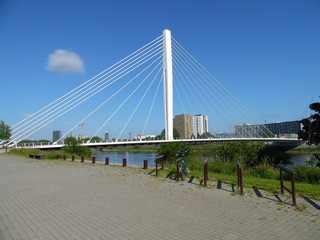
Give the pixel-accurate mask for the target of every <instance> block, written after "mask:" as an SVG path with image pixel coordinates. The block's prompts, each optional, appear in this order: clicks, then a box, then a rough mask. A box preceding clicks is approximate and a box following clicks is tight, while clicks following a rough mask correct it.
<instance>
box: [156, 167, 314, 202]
mask: <svg viewBox="0 0 320 240" xmlns="http://www.w3.org/2000/svg"><path fill="white" fill-rule="evenodd" d="M218 164H219V165H220V167H222V166H223V164H225V167H222V169H219V172H214V171H215V169H216V168H217V167H216V166H212V164H211V167H210V165H209V180H210V181H211V182H216V181H218V180H220V181H222V182H226V183H228V184H235V185H236V184H237V175H236V168H235V166H233V165H234V164H230V163H218ZM191 165H192V164H191ZM195 165H198V167H195V166H194V165H193V166H190V165H189V169H190V173H189V174H188V177H195V178H198V179H203V165H202V166H201V164H198V163H195ZM228 168H229V169H228ZM268 168H270V167H268ZM269 170H270V172H271V173H270V175H271V176H268V177H270V178H271V179H268V178H264V177H258V176H257V175H259V174H256V173H253V171H250V170H246V171H245V172H244V176H243V179H244V187H245V188H250V189H253V188H259V189H261V190H266V191H268V192H270V193H280V181H279V174H278V171H275V170H273V168H270V169H269ZM175 171H176V167H175V166H174V165H167V166H166V169H165V170H164V171H160V172H159V177H165V176H167V175H168V174H169V173H171V172H173V174H175ZM262 172H263V174H262V175H264V174H265V173H264V172H265V171H262ZM267 175H269V174H267ZM284 184H285V186H286V187H287V188H288V189H291V182H290V181H284ZM295 186H296V193H297V195H299V196H302V197H303V196H309V197H312V198H314V199H316V200H320V185H319V184H310V183H304V182H297V181H296V182H295Z"/></svg>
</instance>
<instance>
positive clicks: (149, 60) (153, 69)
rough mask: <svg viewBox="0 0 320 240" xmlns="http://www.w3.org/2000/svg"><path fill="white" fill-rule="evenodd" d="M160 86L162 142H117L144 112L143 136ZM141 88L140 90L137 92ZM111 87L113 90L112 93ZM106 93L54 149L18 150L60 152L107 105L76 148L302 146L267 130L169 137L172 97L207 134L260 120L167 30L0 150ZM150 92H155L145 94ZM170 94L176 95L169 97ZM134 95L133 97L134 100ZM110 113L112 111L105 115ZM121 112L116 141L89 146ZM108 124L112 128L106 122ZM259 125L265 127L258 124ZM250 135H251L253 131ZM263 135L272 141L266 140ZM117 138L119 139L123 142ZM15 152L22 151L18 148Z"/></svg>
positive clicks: (41, 113) (19, 127) (23, 126)
mask: <svg viewBox="0 0 320 240" xmlns="http://www.w3.org/2000/svg"><path fill="white" fill-rule="evenodd" d="M139 68H142V69H140V70H139V72H138V73H134V71H136V70H137V69H139ZM133 73H134V74H133ZM161 73H162V75H161ZM150 78H151V79H152V81H149V85H147V83H148V81H146V80H147V79H150ZM158 78H159V79H160V81H159V82H158V84H156V81H155V80H156V79H158ZM137 79H140V80H139V82H138V83H136V85H135V86H133V87H131V88H130V87H129V86H130V85H131V84H133V83H134V82H135V81H136V80H137ZM117 84H119V85H117ZM161 84H162V86H163V88H162V89H163V98H162V103H159V104H158V106H160V104H161V108H162V107H163V109H164V112H163V119H164V124H163V125H162V127H160V129H158V130H159V131H158V132H160V131H161V130H162V129H163V128H164V129H165V140H150V141H121V140H120V139H121V136H123V133H124V131H125V130H126V129H128V125H129V123H131V119H133V118H134V116H135V115H138V114H136V112H137V111H138V110H140V111H141V112H143V113H148V114H146V115H147V116H145V118H144V119H143V120H145V123H144V126H143V128H142V129H141V132H139V134H142V135H143V134H144V133H145V132H146V131H147V130H146V129H147V126H148V124H150V121H149V119H150V118H151V116H152V115H153V114H152V113H153V112H156V113H158V112H159V109H158V108H159V107H158V106H156V107H154V106H155V105H157V104H156V99H157V98H156V97H157V96H158V92H159V89H161V88H160V86H161ZM144 85H145V87H144V88H142V86H144ZM115 86H117V88H116V87H115ZM106 88H108V92H105V93H104V94H103V97H104V98H106V99H103V101H102V102H101V103H100V104H98V106H97V107H95V108H94V109H93V110H92V109H90V112H89V113H88V114H86V115H85V116H84V117H83V118H81V119H80V120H79V119H76V121H75V124H74V125H73V127H72V128H70V129H69V130H68V131H66V133H65V134H64V135H63V136H61V138H60V139H58V140H56V141H55V142H54V143H53V144H49V145H45V144H40V145H31V146H28V145H22V147H30V148H42V149H51V148H61V147H63V146H64V145H61V144H59V143H60V142H63V139H64V138H65V137H66V136H69V135H70V133H71V132H72V131H73V130H74V129H76V128H77V129H78V128H79V126H81V127H83V126H84V125H85V124H86V121H88V120H87V119H89V117H92V115H93V114H95V113H96V112H98V111H101V109H102V107H103V106H104V105H105V104H106V103H108V106H107V107H106V108H105V109H103V111H105V115H106V120H105V121H104V122H103V123H102V124H101V125H100V126H99V127H98V129H97V130H96V131H95V133H94V134H92V136H91V137H89V140H87V142H86V143H82V144H81V145H83V146H89V147H107V146H116V145H142V144H160V143H163V142H190V143H203V142H226V141H264V142H274V143H279V144H280V143H281V144H288V143H290V144H293V145H294V144H301V143H302V142H301V141H299V140H297V139H282V138H273V136H274V134H273V133H271V132H270V131H269V130H268V129H267V128H265V131H263V133H262V134H261V135H259V134H260V133H261V129H260V130H259V131H260V133H253V131H248V133H246V135H247V136H250V137H249V138H248V137H247V136H242V137H238V136H236V137H237V138H234V137H233V136H232V134H229V136H230V137H228V138H208V139H182V140H180V139H179V140H175V139H174V137H173V116H174V109H173V107H174V104H173V103H174V97H175V104H177V103H180V105H179V107H175V109H178V110H175V112H176V113H177V114H178V113H180V114H181V113H183V114H186V113H189V112H193V114H194V115H195V114H198V113H199V112H200V113H203V114H205V115H207V116H208V115H210V118H209V119H210V120H209V123H210V124H211V129H210V132H214V131H216V132H223V131H222V130H221V129H223V128H225V129H226V130H225V131H224V132H228V131H229V130H228V127H229V128H230V127H231V126H233V127H234V126H236V125H241V124H244V123H253V122H254V123H256V124H259V121H258V120H257V119H256V118H255V117H254V116H253V115H252V114H251V113H250V112H249V111H248V110H247V108H245V107H244V106H243V105H242V104H241V103H240V102H239V101H238V99H237V98H235V97H234V96H233V95H232V94H231V93H230V92H229V91H228V90H227V89H225V88H224V87H223V86H222V84H221V83H220V82H218V81H217V80H216V79H215V78H214V77H213V76H212V75H211V74H210V73H209V71H207V70H206V69H205V68H204V67H203V66H202V65H201V64H200V63H199V62H198V61H197V60H196V59H195V58H194V57H192V55H190V54H189V52H187V51H186V50H185V49H184V48H183V47H182V46H181V45H180V44H179V43H178V42H177V41H176V40H175V39H174V38H172V37H171V32H170V31H169V30H164V31H163V35H161V36H159V37H158V38H156V39H154V40H153V41H151V42H149V43H148V44H146V45H145V46H143V47H142V48H140V49H138V50H137V51H135V52H133V53H132V54H130V55H129V56H127V57H126V58H124V59H122V60H121V61H119V62H118V63H116V64H114V65H113V66H111V67H109V68H107V69H105V70H104V71H102V72H101V73H99V74H97V75H96V76H94V77H93V78H91V79H89V80H88V81H86V82H84V83H83V84H81V85H80V86H78V87H77V88H75V89H73V90H72V91H70V92H68V93H66V94H65V95H63V96H62V97H60V98H58V99H57V100H55V101H53V102H52V103H50V104H48V105H47V106H45V107H43V108H41V109H40V110H38V111H36V112H35V113H33V114H31V115H30V116H29V117H27V118H25V119H23V120H22V121H20V122H18V123H17V124H15V125H13V126H12V127H11V132H12V136H11V139H10V141H9V143H8V142H6V143H5V142H2V143H1V142H0V146H1V144H2V145H3V144H6V145H7V146H11V147H12V146H14V147H18V145H17V144H18V143H19V142H21V141H22V140H24V139H27V138H28V137H30V136H32V134H34V133H36V132H38V131H40V130H41V129H43V128H44V127H46V126H48V125H50V124H51V123H52V122H54V121H56V120H58V119H60V118H61V117H62V116H64V115H65V114H67V113H69V112H70V111H71V110H73V109H74V108H76V107H78V106H79V105H81V104H82V103H84V102H86V101H88V100H89V99H91V98H92V97H94V96H95V95H96V94H98V93H100V92H101V91H102V90H104V89H106ZM141 89H142V90H141ZM150 89H156V90H155V91H154V92H151V93H150V91H151V90H150ZM112 91H113V92H112ZM139 91H140V92H139ZM174 92H175V94H173V93H174ZM135 94H136V95H135ZM147 94H149V95H150V96H154V97H153V98H152V97H149V100H145V99H144V98H145V96H146V95H147ZM135 96H136V98H135V99H134V97H135ZM138 97H139V98H138ZM137 99H138V100H137ZM151 99H152V101H151ZM115 100H119V103H114V102H113V101H115ZM129 100H130V101H129ZM144 100H145V102H147V103H148V104H149V105H148V106H149V109H146V108H145V106H146V105H145V106H144V107H141V106H140V105H142V102H143V101H144ZM96 102H97V101H96V100H94V102H93V104H95V103H96ZM128 102H130V104H131V105H133V104H136V105H135V107H134V108H133V109H131V110H130V111H131V113H130V112H129V111H128V110H127V109H126V108H125V107H124V106H125V105H126V104H127V103H128ZM117 104H118V105H117ZM130 104H129V105H130ZM194 105H196V106H194ZM175 106H176V105H175ZM91 107H92V106H91ZM157 107H158V108H157ZM111 108H112V109H113V110H111V111H110V112H107V111H108V110H109V109H111ZM122 109H124V110H123V111H124V112H128V113H130V114H128V116H127V117H125V119H124V123H123V125H124V127H123V128H122V129H121V130H119V134H118V137H117V138H115V141H113V142H94V143H93V142H91V140H92V138H93V137H94V136H97V135H98V134H99V133H101V131H103V129H106V126H108V128H107V129H114V128H115V126H118V125H119V124H120V123H119V122H120V120H122V118H121V117H118V118H117V117H115V116H116V114H118V112H119V111H120V110H122ZM141 109H142V110H141ZM154 109H155V110H154ZM147 110H148V111H147ZM79 112H81V113H82V110H80V111H78V113H79ZM154 115H155V114H154ZM112 120H113V121H114V123H111V121H112ZM156 121H159V119H156ZM136 122H141V120H136ZM132 125H133V126H135V125H136V124H135V123H132ZM249 125H250V124H249ZM260 126H264V125H263V124H260ZM252 130H254V127H253V129H252ZM213 135H215V134H213ZM216 136H217V135H216ZM266 136H271V137H270V138H266ZM130 138H131V131H130ZM190 138H191V137H190ZM122 139H124V138H123V137H122ZM19 147H21V144H20V146H19Z"/></svg>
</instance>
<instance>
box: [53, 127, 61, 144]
mask: <svg viewBox="0 0 320 240" xmlns="http://www.w3.org/2000/svg"><path fill="white" fill-rule="evenodd" d="M61 137H62V133H61V131H59V130H57V131H53V132H52V142H57V141H58V140H59V139H60V138H61Z"/></svg>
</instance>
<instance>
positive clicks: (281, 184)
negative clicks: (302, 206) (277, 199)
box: [280, 168, 284, 194]
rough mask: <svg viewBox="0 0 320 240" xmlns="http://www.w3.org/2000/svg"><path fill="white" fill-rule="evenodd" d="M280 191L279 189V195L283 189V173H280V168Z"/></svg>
mask: <svg viewBox="0 0 320 240" xmlns="http://www.w3.org/2000/svg"><path fill="white" fill-rule="evenodd" d="M280 189H281V194H283V193H284V190H283V189H284V188H283V172H282V168H280Z"/></svg>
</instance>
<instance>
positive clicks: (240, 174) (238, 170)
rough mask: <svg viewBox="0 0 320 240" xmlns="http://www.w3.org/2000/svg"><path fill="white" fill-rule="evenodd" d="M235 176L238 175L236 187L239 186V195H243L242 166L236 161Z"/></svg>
mask: <svg viewBox="0 0 320 240" xmlns="http://www.w3.org/2000/svg"><path fill="white" fill-rule="evenodd" d="M237 177H238V187H239V188H240V195H243V176H242V166H241V164H240V162H237Z"/></svg>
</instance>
